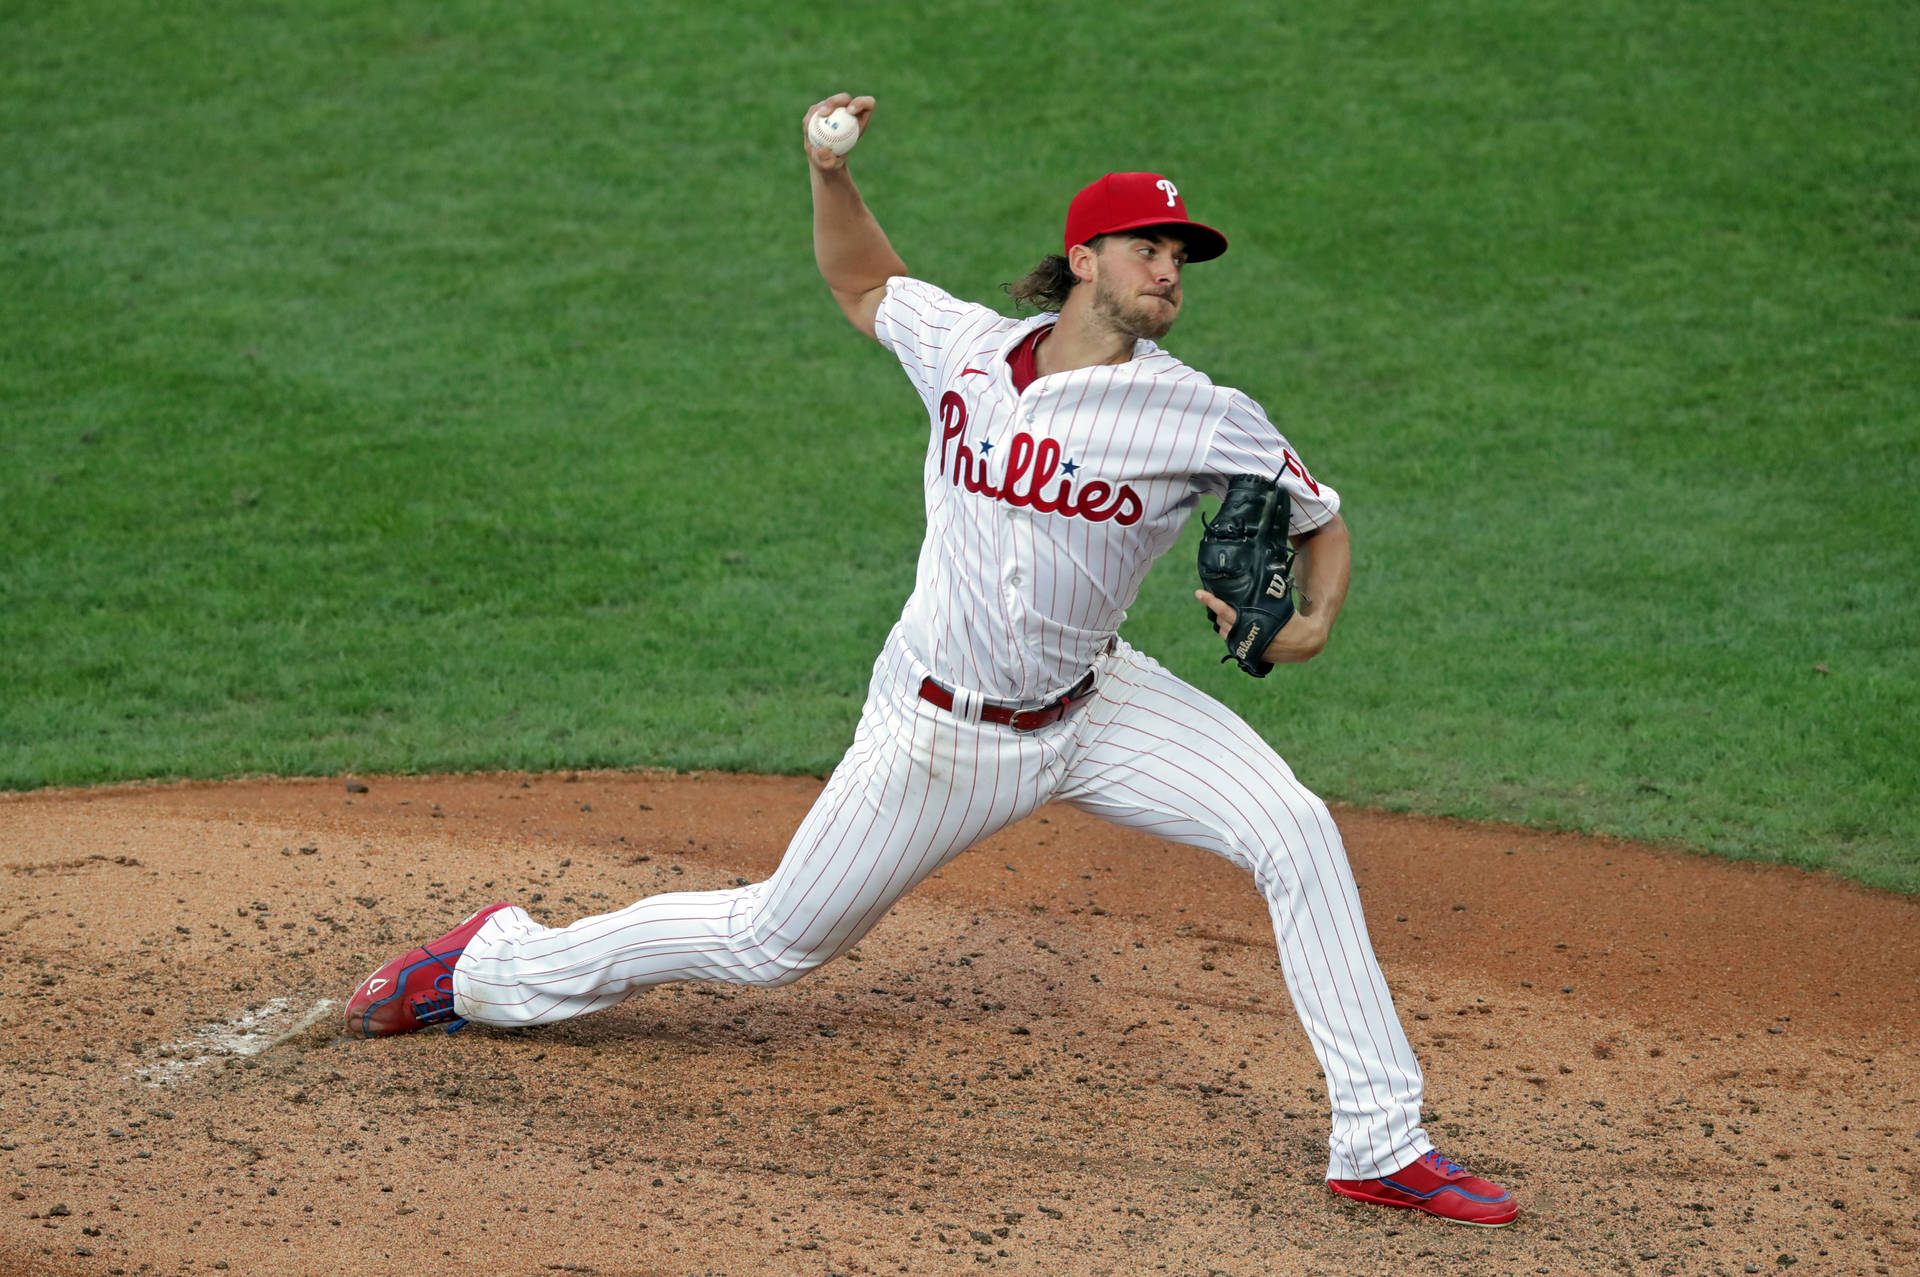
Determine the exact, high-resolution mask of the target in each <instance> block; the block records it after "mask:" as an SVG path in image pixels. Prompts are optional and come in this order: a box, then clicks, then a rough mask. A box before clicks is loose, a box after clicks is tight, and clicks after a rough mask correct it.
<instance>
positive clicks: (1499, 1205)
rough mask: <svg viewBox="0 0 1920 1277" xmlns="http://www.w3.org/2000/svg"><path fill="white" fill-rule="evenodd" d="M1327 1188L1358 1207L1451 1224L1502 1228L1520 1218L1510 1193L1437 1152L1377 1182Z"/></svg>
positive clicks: (1340, 1182)
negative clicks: (1400, 1210)
mask: <svg viewBox="0 0 1920 1277" xmlns="http://www.w3.org/2000/svg"><path fill="white" fill-rule="evenodd" d="M1327 1187H1328V1188H1330V1189H1332V1190H1333V1191H1334V1192H1336V1193H1338V1194H1340V1196H1342V1197H1351V1198H1353V1200H1354V1201H1356V1202H1372V1203H1374V1204H1375V1205H1376V1206H1404V1207H1406V1208H1407V1209H1409V1210H1421V1211H1425V1212H1426V1213H1427V1214H1429V1215H1438V1216H1439V1217H1440V1218H1441V1219H1444V1220H1446V1221H1447V1222H1448V1223H1450V1224H1474V1225H1477V1226H1479V1227H1481V1228H1504V1227H1506V1226H1507V1225H1508V1224H1511V1223H1512V1222H1513V1221H1514V1219H1515V1217H1517V1216H1518V1215H1519V1214H1520V1208H1519V1207H1518V1206H1516V1205H1515V1204H1514V1201H1513V1195H1512V1194H1510V1193H1508V1192H1507V1190H1506V1189H1504V1188H1502V1187H1500V1186H1499V1185H1498V1184H1495V1183H1493V1182H1492V1181H1491V1180H1484V1179H1481V1178H1479V1177H1478V1176H1476V1175H1469V1174H1467V1173H1466V1172H1465V1171H1463V1170H1461V1169H1460V1167H1458V1166H1456V1165H1455V1164H1454V1163H1452V1162H1450V1161H1448V1160H1447V1159H1446V1158H1444V1157H1442V1156H1440V1154H1438V1153H1434V1152H1429V1153H1425V1154H1423V1155H1422V1156H1421V1158H1420V1160H1419V1161H1417V1162H1415V1163H1414V1164H1413V1165H1411V1166H1407V1167H1403V1168H1402V1169H1400V1170H1397V1171H1395V1172H1394V1173H1393V1174H1391V1175H1382V1176H1381V1177H1380V1178H1379V1179H1330V1180H1328V1181H1327Z"/></svg>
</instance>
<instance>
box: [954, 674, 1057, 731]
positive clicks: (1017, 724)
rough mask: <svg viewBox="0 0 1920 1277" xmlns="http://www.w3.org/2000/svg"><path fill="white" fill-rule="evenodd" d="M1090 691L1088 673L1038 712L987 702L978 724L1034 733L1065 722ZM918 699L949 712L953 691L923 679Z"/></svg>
mask: <svg viewBox="0 0 1920 1277" xmlns="http://www.w3.org/2000/svg"><path fill="white" fill-rule="evenodd" d="M1092 691H1093V671H1092V670H1088V671H1087V676H1086V677H1085V678H1083V679H1081V680H1080V681H1079V682H1078V683H1075V684H1074V685H1073V686H1072V687H1069V688H1068V689H1067V690H1066V691H1065V692H1063V693H1062V694H1061V696H1060V699H1059V700H1057V701H1053V702H1051V703H1049V704H1046V705H1042V706H1041V707H1040V708H1038V709H1015V708H1013V707H1012V706H1011V705H995V704H992V703H991V702H989V703H988V704H986V705H984V706H982V707H981V709H980V721H981V722H983V723H998V724H1000V725H1001V726H1002V727H1011V728H1012V729H1013V730H1014V731H1016V732H1032V731H1038V730H1039V729H1040V728H1042V727H1046V726H1048V725H1050V724H1052V723H1057V722H1059V721H1060V720H1061V719H1063V718H1065V717H1066V716H1067V711H1068V710H1070V709H1072V708H1073V707H1074V706H1075V705H1077V704H1078V703H1080V702H1081V701H1084V700H1085V699H1087V695H1088V694H1089V693H1090V692H1092ZM920 699H921V700H923V701H926V702H928V703H930V704H932V705H937V706H939V707H940V708H941V709H944V710H951V709H952V708H953V689H952V688H950V687H947V686H946V685H944V684H942V683H936V682H934V681H933V680H932V679H931V678H924V679H921V680H920Z"/></svg>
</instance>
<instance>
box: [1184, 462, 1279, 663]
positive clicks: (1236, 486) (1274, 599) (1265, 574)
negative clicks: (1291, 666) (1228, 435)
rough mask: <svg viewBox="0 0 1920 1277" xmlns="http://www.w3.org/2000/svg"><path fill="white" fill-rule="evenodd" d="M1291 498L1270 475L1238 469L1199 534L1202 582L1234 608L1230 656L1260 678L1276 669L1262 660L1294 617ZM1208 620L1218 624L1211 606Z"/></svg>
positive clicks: (1226, 659) (1230, 636)
mask: <svg viewBox="0 0 1920 1277" xmlns="http://www.w3.org/2000/svg"><path fill="white" fill-rule="evenodd" d="M1291 510H1292V503H1291V502H1289V501H1288V500H1287V493H1286V490H1285V489H1284V488H1282V487H1281V486H1280V485H1279V484H1278V483H1276V482H1274V481H1273V480H1272V479H1269V478H1267V477H1266V476H1265V475H1258V474H1238V475H1235V476H1234V477H1233V478H1232V479H1231V480H1229V481H1228V483H1227V495H1226V498H1225V500H1223V501H1221V502H1220V510H1219V512H1218V513H1216V514H1215V515H1214V516H1213V521H1212V522H1211V523H1207V524H1206V529H1207V530H1206V532H1205V533H1203V534H1202V535H1201V537H1200V586H1201V588H1202V589H1204V590H1206V591H1207V593H1209V594H1211V595H1213V596H1214V597H1215V598H1217V599H1219V600H1220V601H1221V602H1222V603H1225V604H1227V605H1229V606H1230V607H1232V608H1233V610H1234V618H1233V628H1232V629H1230V630H1228V631H1227V655H1225V656H1223V657H1221V658H1220V659H1221V660H1222V661H1238V662H1239V663H1240V668H1241V669H1243V670H1245V671H1246V672H1247V673H1249V674H1251V675H1253V676H1254V677H1255V678H1265V677H1266V676H1267V671H1268V670H1270V669H1272V668H1273V664H1272V662H1270V661H1266V660H1263V659H1261V654H1262V653H1264V652H1265V651H1266V650H1267V644H1268V643H1270V642H1272V641H1273V636H1274V635H1275V634H1278V633H1279V632H1280V627H1281V626H1283V625H1285V624H1286V623H1287V621H1288V620H1289V619H1291V618H1292V616H1293V543H1292V542H1291V541H1289V540H1288V539H1287V525H1288V520H1289V516H1290V513H1291ZM1207 625H1208V626H1209V627H1213V626H1214V620H1213V613H1212V611H1210V610H1209V611H1208V612H1207Z"/></svg>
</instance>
